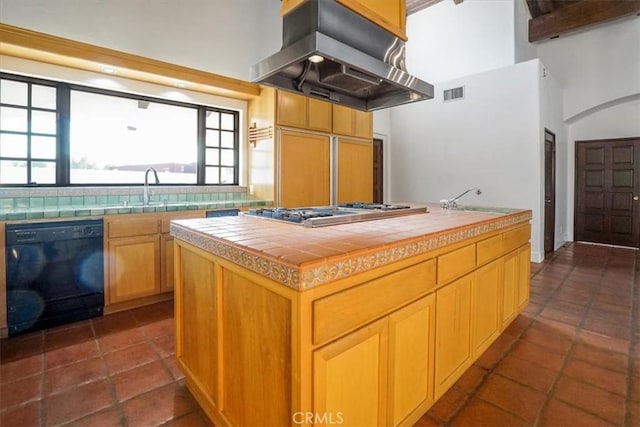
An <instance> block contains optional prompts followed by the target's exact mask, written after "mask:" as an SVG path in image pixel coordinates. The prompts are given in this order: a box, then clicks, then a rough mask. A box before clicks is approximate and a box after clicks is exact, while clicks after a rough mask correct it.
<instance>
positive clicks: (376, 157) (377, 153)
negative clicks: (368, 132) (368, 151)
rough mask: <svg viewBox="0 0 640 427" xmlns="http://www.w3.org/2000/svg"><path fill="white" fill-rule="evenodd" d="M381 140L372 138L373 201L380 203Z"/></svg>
mask: <svg viewBox="0 0 640 427" xmlns="http://www.w3.org/2000/svg"><path fill="white" fill-rule="evenodd" d="M382 163H383V157H382V140H381V139H374V140H373V203H382V200H383V194H382V188H383V184H382V179H383V173H382Z"/></svg>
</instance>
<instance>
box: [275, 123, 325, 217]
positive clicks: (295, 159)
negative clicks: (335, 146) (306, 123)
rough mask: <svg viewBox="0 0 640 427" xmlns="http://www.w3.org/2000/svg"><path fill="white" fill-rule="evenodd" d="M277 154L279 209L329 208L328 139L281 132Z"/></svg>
mask: <svg viewBox="0 0 640 427" xmlns="http://www.w3.org/2000/svg"><path fill="white" fill-rule="evenodd" d="M278 151H279V162H278V163H279V167H278V170H279V175H278V193H279V198H278V200H279V206H282V207H302V206H326V205H329V204H331V177H330V174H331V163H330V162H331V158H330V156H331V140H330V138H329V136H325V135H318V134H311V133H304V132H296V131H289V130H283V131H281V134H280V141H279V150H278Z"/></svg>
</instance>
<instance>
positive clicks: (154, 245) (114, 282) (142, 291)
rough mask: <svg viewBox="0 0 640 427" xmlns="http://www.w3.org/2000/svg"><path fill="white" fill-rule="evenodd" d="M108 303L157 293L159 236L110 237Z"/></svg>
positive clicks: (158, 284)
mask: <svg viewBox="0 0 640 427" xmlns="http://www.w3.org/2000/svg"><path fill="white" fill-rule="evenodd" d="M108 254H109V282H108V285H109V302H110V303H118V302H123V301H128V300H131V299H136V298H142V297H146V296H150V295H154V294H157V293H159V292H160V237H159V236H157V235H150V236H137V237H123V238H119V239H111V240H109V243H108Z"/></svg>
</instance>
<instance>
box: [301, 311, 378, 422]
mask: <svg viewBox="0 0 640 427" xmlns="http://www.w3.org/2000/svg"><path fill="white" fill-rule="evenodd" d="M387 334H388V326H387V319H386V318H385V319H382V320H379V321H377V322H374V323H371V324H370V325H368V326H366V327H364V328H362V329H359V330H357V331H355V332H353V333H351V334H350V335H347V336H346V337H344V338H342V339H340V340H338V341H336V342H334V343H332V344H329V345H327V346H326V347H323V348H320V349H319V350H316V351H315V352H314V353H313V412H314V413H316V414H320V415H325V414H326V417H331V418H332V419H333V421H334V423H335V422H337V421H339V420H340V419H341V420H342V422H340V424H343V423H344V425H350V426H371V427H373V426H384V425H386V404H387V398H386V388H387V384H386V381H387V380H386V378H387V372H388V371H387V357H386V355H387V351H388V349H387V339H388V338H387ZM327 424H329V420H328V419H327Z"/></svg>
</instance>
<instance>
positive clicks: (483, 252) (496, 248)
mask: <svg viewBox="0 0 640 427" xmlns="http://www.w3.org/2000/svg"><path fill="white" fill-rule="evenodd" d="M477 251H478V265H482V264H484V263H485V262H487V261H491V260H492V259H494V258H497V257H499V256H500V255H502V254H503V252H504V250H503V249H502V235H501V234H499V235H497V236H493V237H490V238H488V239H485V240H482V241H480V242H478V243H477Z"/></svg>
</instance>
